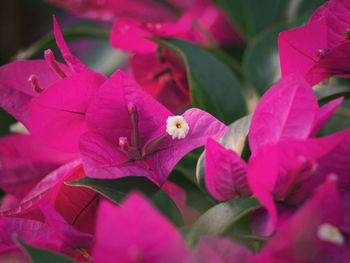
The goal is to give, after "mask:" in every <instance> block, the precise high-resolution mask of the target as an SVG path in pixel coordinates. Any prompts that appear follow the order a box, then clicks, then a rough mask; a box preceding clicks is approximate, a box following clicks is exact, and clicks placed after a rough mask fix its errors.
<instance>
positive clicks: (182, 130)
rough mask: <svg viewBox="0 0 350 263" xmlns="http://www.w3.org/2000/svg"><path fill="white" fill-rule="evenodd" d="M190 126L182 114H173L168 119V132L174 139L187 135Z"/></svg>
mask: <svg viewBox="0 0 350 263" xmlns="http://www.w3.org/2000/svg"><path fill="white" fill-rule="evenodd" d="M189 129H190V127H189V126H188V124H187V122H186V120H185V119H184V118H183V117H182V116H171V117H168V119H167V120H166V132H167V133H168V134H169V135H170V136H171V137H172V138H173V139H176V138H177V139H183V138H185V137H186V135H187V133H188V131H189Z"/></svg>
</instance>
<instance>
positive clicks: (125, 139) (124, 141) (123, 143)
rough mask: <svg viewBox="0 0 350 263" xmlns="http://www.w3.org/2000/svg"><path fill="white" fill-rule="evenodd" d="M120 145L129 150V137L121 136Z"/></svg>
mask: <svg viewBox="0 0 350 263" xmlns="http://www.w3.org/2000/svg"><path fill="white" fill-rule="evenodd" d="M119 146H120V148H121V149H122V150H124V151H128V147H129V144H128V138H126V137H119Z"/></svg>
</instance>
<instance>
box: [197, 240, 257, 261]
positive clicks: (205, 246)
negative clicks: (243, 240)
mask: <svg viewBox="0 0 350 263" xmlns="http://www.w3.org/2000/svg"><path fill="white" fill-rule="evenodd" d="M252 256H253V253H252V252H251V251H250V250H249V249H248V248H246V247H244V246H242V245H239V244H235V243H233V242H232V241H231V240H230V239H228V238H220V237H209V236H205V237H202V238H201V239H200V240H199V243H198V246H197V249H196V251H195V253H194V255H193V258H192V260H191V261H190V262H192V263H214V262H215V263H226V262H229V263H247V262H249V259H250V258H251V257H252Z"/></svg>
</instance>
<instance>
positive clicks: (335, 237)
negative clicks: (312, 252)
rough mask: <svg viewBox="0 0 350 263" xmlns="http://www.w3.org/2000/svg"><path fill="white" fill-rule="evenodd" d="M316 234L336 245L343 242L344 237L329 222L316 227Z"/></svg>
mask: <svg viewBox="0 0 350 263" xmlns="http://www.w3.org/2000/svg"><path fill="white" fill-rule="evenodd" d="M317 236H318V238H319V239H321V240H323V241H327V242H331V243H333V244H336V245H342V244H344V237H343V235H342V234H341V232H340V231H339V229H338V228H336V227H335V226H332V225H331V224H327V223H325V224H322V225H320V226H319V227H318V231H317Z"/></svg>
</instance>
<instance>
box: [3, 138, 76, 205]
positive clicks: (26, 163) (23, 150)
mask: <svg viewBox="0 0 350 263" xmlns="http://www.w3.org/2000/svg"><path fill="white" fill-rule="evenodd" d="M77 157H78V156H77V155H76V154H67V153H62V152H59V151H56V150H54V149H51V148H48V147H46V146H44V145H43V144H41V143H40V142H39V141H38V140H37V139H35V138H34V137H33V136H32V135H27V134H16V135H8V136H6V137H3V138H0V186H1V188H2V189H3V190H4V191H5V192H6V193H10V194H13V195H15V196H16V197H17V198H18V199H21V198H22V197H24V196H25V195H26V194H27V193H28V192H29V191H30V190H31V189H32V188H33V187H34V186H35V184H36V183H38V182H39V180H41V179H42V178H43V177H44V176H46V175H47V174H48V173H50V172H52V171H53V170H55V169H56V168H58V167H59V166H60V165H62V164H64V163H66V162H68V161H71V160H73V159H75V158H77Z"/></svg>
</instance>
